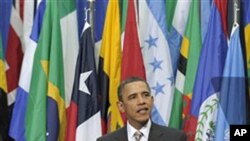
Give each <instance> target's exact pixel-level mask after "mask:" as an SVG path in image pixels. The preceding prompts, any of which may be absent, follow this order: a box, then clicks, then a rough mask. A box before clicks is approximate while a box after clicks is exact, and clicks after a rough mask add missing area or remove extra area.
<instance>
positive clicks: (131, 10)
mask: <svg viewBox="0 0 250 141" xmlns="http://www.w3.org/2000/svg"><path fill="white" fill-rule="evenodd" d="M131 76H137V77H141V78H144V79H146V75H145V68H144V64H143V58H142V53H141V48H140V43H139V38H138V32H137V24H136V16H135V6H134V1H129V2H128V13H127V20H126V27H125V37H124V47H123V53H122V74H121V80H124V79H126V78H128V77H131Z"/></svg>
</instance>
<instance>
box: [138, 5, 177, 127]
mask: <svg viewBox="0 0 250 141" xmlns="http://www.w3.org/2000/svg"><path fill="white" fill-rule="evenodd" d="M138 13H139V16H138V18H139V32H140V36H139V37H140V43H141V47H142V53H143V60H144V65H145V70H146V78H147V81H148V82H149V86H150V88H151V89H152V95H153V96H154V106H153V110H152V120H153V121H154V122H156V123H158V124H161V125H165V126H166V125H168V122H169V118H170V113H171V107H172V100H173V90H174V89H173V88H174V87H173V84H174V76H173V71H172V63H171V57H170V50H169V46H168V42H167V26H166V17H165V15H164V13H165V3H164V1H157V2H152V1H149V0H143V1H139V12H138Z"/></svg>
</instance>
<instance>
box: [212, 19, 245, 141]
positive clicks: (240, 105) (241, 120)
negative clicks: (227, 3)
mask: <svg viewBox="0 0 250 141" xmlns="http://www.w3.org/2000/svg"><path fill="white" fill-rule="evenodd" d="M239 37H240V35H239V25H237V23H235V25H234V29H233V30H232V36H231V39H230V42H229V49H228V52H227V57H226V63H225V67H224V72H223V78H222V84H221V91H220V93H219V94H218V98H219V103H218V114H217V122H216V126H215V129H216V130H215V131H216V132H215V141H221V140H230V133H229V131H230V129H229V125H245V124H247V119H246V112H247V110H246V101H247V97H246V95H247V93H246V80H245V68H244V60H243V55H242V48H241V41H240V38H239Z"/></svg>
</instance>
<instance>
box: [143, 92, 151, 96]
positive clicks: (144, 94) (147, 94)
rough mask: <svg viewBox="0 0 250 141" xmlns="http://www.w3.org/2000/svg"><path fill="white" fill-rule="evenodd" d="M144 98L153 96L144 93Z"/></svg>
mask: <svg viewBox="0 0 250 141" xmlns="http://www.w3.org/2000/svg"><path fill="white" fill-rule="evenodd" d="M143 96H144V97H150V96H151V95H150V93H149V92H144V93H143Z"/></svg>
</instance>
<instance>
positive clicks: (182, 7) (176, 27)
mask: <svg viewBox="0 0 250 141" xmlns="http://www.w3.org/2000/svg"><path fill="white" fill-rule="evenodd" d="M168 3H173V2H172V1H168V2H167V3H166V4H168ZM190 3H191V0H185V1H183V0H178V1H176V4H175V11H174V13H173V19H172V24H171V25H167V26H168V27H169V28H170V29H169V33H168V34H167V40H168V45H169V48H170V55H171V62H172V68H173V73H174V78H175V77H176V72H177V67H178V62H179V56H180V48H181V42H182V38H183V36H184V33H185V29H186V24H187V20H188V15H189V9H190ZM167 8H169V6H168V7H167ZM170 15H171V13H169V14H167V16H168V17H167V18H168V20H169V18H170ZM168 22H169V21H168Z"/></svg>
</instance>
